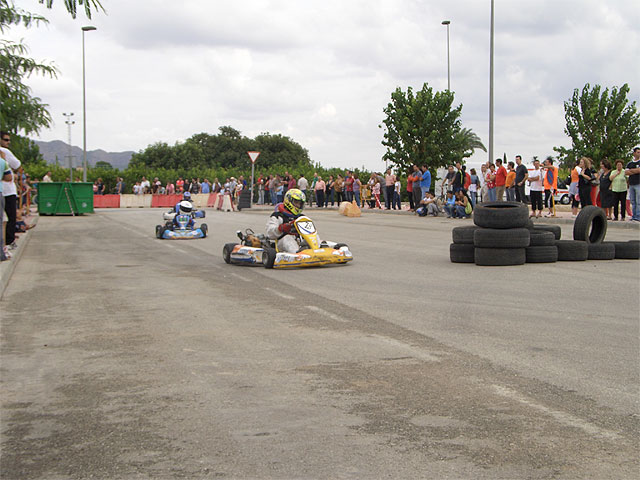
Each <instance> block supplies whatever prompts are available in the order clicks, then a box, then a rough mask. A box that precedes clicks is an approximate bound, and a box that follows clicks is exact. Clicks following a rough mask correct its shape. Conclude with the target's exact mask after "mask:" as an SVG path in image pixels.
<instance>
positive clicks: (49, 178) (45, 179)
mask: <svg viewBox="0 0 640 480" xmlns="http://www.w3.org/2000/svg"><path fill="white" fill-rule="evenodd" d="M42 181H43V182H44V183H50V182H53V180H51V172H47V174H46V175H45V176H44V177H42Z"/></svg>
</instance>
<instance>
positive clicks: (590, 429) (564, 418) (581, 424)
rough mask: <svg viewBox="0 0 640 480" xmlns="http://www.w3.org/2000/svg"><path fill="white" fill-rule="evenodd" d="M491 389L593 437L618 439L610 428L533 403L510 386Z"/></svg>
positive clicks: (498, 386)
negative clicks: (606, 428)
mask: <svg viewBox="0 0 640 480" xmlns="http://www.w3.org/2000/svg"><path fill="white" fill-rule="evenodd" d="M493 390H494V391H495V392H496V393H497V394H498V395H500V396H503V397H506V398H509V399H511V400H515V401H517V402H520V403H522V404H523V405H526V406H528V407H531V408H533V409H535V410H538V411H540V412H543V413H546V414H547V415H550V416H551V417H553V418H554V419H556V420H557V421H558V422H560V423H564V424H565V425H568V426H570V427H574V428H580V429H582V430H584V431H585V432H586V433H588V434H589V435H593V436H595V437H605V438H608V439H610V440H618V439H619V438H620V436H619V435H618V434H617V433H614V432H612V431H610V430H605V429H604V428H600V427H598V426H597V425H594V424H592V423H589V422H587V421H586V420H583V419H581V418H578V417H576V416H574V415H571V414H570V413H567V412H562V411H560V410H553V409H552V408H549V407H545V406H544V405H540V404H539V403H535V402H534V401H533V400H531V399H529V398H527V397H525V396H524V395H521V394H520V393H518V392H516V391H515V390H512V389H510V388H507V387H503V386H501V385H493Z"/></svg>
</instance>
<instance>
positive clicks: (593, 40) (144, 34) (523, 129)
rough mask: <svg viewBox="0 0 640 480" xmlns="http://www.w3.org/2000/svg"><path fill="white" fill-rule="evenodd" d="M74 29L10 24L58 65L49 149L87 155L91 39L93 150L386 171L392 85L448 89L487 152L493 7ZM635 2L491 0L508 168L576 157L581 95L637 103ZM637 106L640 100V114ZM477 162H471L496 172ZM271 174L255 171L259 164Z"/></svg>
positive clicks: (184, 17)
mask: <svg viewBox="0 0 640 480" xmlns="http://www.w3.org/2000/svg"><path fill="white" fill-rule="evenodd" d="M102 3H103V5H104V7H105V8H106V10H107V13H106V14H104V13H96V14H95V15H94V17H93V19H92V20H87V19H86V17H84V15H83V14H80V15H79V16H78V18H77V19H76V20H73V19H72V18H71V17H70V15H69V14H68V13H67V12H66V10H65V9H64V5H63V1H62V0H56V1H54V8H53V9H51V10H48V9H46V8H44V7H43V6H41V5H40V4H39V3H38V1H37V0H18V1H16V5H17V6H19V7H21V8H23V9H25V10H28V11H31V12H36V13H40V14H42V15H44V16H45V17H47V18H48V19H49V21H50V23H49V24H48V25H46V26H41V27H39V28H32V29H29V30H24V29H22V28H17V27H14V28H12V29H11V30H10V31H9V32H8V35H6V36H7V37H10V38H13V39H23V40H24V43H25V44H27V45H28V46H29V48H30V54H31V56H32V57H33V58H35V59H37V60H47V61H50V62H52V63H54V64H55V65H56V66H57V67H58V68H59V69H60V72H61V73H60V76H59V78H58V79H57V80H51V79H48V78H47V79H43V78H35V77H34V78H31V79H30V80H29V84H30V85H31V86H32V87H33V90H34V94H35V95H36V96H39V97H40V98H42V100H43V101H44V102H45V103H47V104H49V105H50V111H51V113H52V116H53V118H54V120H55V125H54V126H53V128H51V129H50V130H45V131H42V132H41V133H40V136H39V137H38V138H39V139H41V140H65V141H66V139H67V127H66V125H65V123H64V117H63V115H62V113H63V112H74V113H75V115H74V117H75V120H76V124H75V125H74V126H73V129H72V143H73V144H74V145H77V146H82V35H81V30H80V27H81V26H83V25H94V26H96V27H97V30H96V31H93V32H87V33H86V34H85V40H86V69H87V149H89V150H93V149H98V148H101V149H104V150H107V151H123V150H134V151H139V150H142V149H144V148H145V147H146V146H148V145H149V144H152V143H155V142H166V143H169V144H174V143H175V142H181V141H184V140H185V139H186V138H188V137H190V136H191V135H193V134H195V133H200V132H207V133H211V134H215V133H217V131H218V127H219V126H222V125H231V126H232V127H234V128H236V129H238V130H240V131H241V132H242V134H243V135H246V136H249V137H254V136H256V135H258V134H260V133H263V132H269V133H272V134H276V133H280V134H283V135H287V136H289V137H291V138H292V139H294V140H295V141H297V142H299V143H300V144H301V145H302V146H304V147H305V148H307V149H308V150H309V153H310V156H311V158H312V160H313V161H314V162H319V163H320V164H321V165H323V166H326V167H334V166H335V167H345V168H347V167H360V166H365V167H367V168H368V169H380V168H382V166H383V162H382V160H381V157H382V155H383V154H384V147H383V146H382V144H381V140H382V135H383V131H382V129H380V128H379V125H380V124H381V122H382V120H383V118H384V114H383V108H384V107H385V106H386V105H387V103H388V102H389V100H390V95H391V92H392V91H393V90H395V88H396V87H401V88H402V89H403V90H406V88H407V87H408V86H412V87H413V88H414V89H420V88H421V86H422V84H423V83H424V82H427V83H429V85H431V86H432V87H433V88H434V89H436V90H444V89H446V87H447V35H446V27H445V26H443V25H442V24H441V22H442V21H443V20H450V21H451V25H450V35H451V36H450V50H451V89H452V90H453V91H454V92H455V95H456V105H457V104H459V103H462V105H463V109H462V123H463V126H464V127H467V128H471V129H473V131H475V132H476V133H477V134H478V135H479V136H480V138H481V139H482V140H483V142H484V143H485V145H487V146H488V131H489V127H488V116H489V113H488V112H489V26H490V1H489V0H367V1H364V0H323V1H318V0H243V1H235V2H230V1H214V0H183V1H180V2H178V1H175V0H135V1H129V0H102ZM639 14H640V3H639V2H638V1H637V0H609V1H602V0H599V1H598V0H495V127H494V148H495V152H496V155H497V156H502V153H503V152H506V154H507V156H508V157H509V158H510V159H512V158H513V156H514V155H516V154H521V155H523V157H524V158H525V159H530V158H531V157H532V156H534V155H537V156H546V155H549V154H553V147H554V146H558V145H567V146H569V145H570V141H569V139H568V138H567V137H566V136H565V134H564V132H563V129H564V111H563V102H564V101H565V100H567V99H569V98H570V97H571V94H572V92H573V89H574V88H582V86H583V85H584V84H585V83H591V84H592V85H593V84H600V85H602V86H603V87H604V86H608V87H611V86H620V85H622V84H624V83H628V84H629V85H630V87H631V99H632V100H634V101H638V100H639V99H640V81H639V80H640V61H639V52H640V33H639V32H640V29H639V28H638V18H639V16H640V15H639ZM638 103H640V102H638ZM486 156H487V154H485V153H483V152H479V153H476V154H475V155H474V157H473V158H472V160H473V161H472V164H473V163H476V162H479V161H482V160H486ZM258 162H259V160H258Z"/></svg>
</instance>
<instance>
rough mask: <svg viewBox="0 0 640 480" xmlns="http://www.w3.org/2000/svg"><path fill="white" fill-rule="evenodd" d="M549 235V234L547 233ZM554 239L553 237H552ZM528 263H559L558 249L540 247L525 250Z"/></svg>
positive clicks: (546, 246)
mask: <svg viewBox="0 0 640 480" xmlns="http://www.w3.org/2000/svg"><path fill="white" fill-rule="evenodd" d="M546 233H549V232H546ZM551 238H552V239H553V235H551ZM525 256H526V259H527V263H555V262H557V261H558V247H556V246H555V245H539V246H533V247H527V248H525Z"/></svg>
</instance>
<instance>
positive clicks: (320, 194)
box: [315, 176, 327, 208]
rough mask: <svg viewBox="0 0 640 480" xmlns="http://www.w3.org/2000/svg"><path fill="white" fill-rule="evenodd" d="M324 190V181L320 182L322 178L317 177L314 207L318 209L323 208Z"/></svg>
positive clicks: (325, 186)
mask: <svg viewBox="0 0 640 480" xmlns="http://www.w3.org/2000/svg"><path fill="white" fill-rule="evenodd" d="M325 188H327V185H326V184H325V182H324V180H322V177H320V176H319V177H318V179H317V180H316V185H315V192H316V206H317V207H318V208H321V207H324V190H325Z"/></svg>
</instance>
